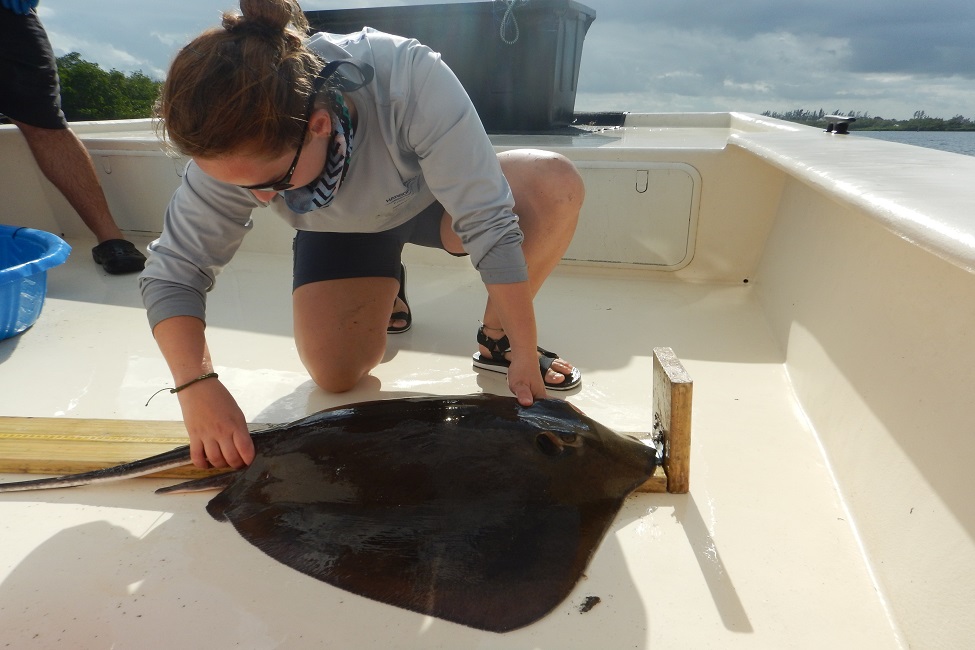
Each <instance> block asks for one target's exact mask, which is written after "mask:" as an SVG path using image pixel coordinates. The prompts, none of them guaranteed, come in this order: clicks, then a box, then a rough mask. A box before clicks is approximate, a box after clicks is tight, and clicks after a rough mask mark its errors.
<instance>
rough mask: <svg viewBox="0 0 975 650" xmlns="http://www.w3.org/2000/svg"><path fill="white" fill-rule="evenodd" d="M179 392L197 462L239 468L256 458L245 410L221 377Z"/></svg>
mask: <svg viewBox="0 0 975 650" xmlns="http://www.w3.org/2000/svg"><path fill="white" fill-rule="evenodd" d="M178 396H179V404H180V407H181V408H182V409H183V422H184V423H185V425H186V432H187V433H188V434H189V436H190V458H192V459H193V464H194V465H196V466H197V467H202V468H207V467H233V468H235V469H239V468H241V467H244V466H245V465H249V464H250V463H251V462H252V461H253V460H254V441H253V440H251V435H250V432H249V431H248V430H247V422H246V420H245V419H244V413H243V412H242V411H241V410H240V407H239V406H238V405H237V402H236V401H235V400H234V398H233V396H232V395H231V394H230V391H229V390H227V388H226V387H225V386H224V385H223V384H221V383H220V380H219V379H216V378H211V379H206V380H204V381H201V382H198V383H196V384H193V385H192V386H188V387H187V388H186V389H184V390H182V391H180V392H179V394H178Z"/></svg>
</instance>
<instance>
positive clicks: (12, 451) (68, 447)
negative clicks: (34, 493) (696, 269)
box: [0, 348, 692, 494]
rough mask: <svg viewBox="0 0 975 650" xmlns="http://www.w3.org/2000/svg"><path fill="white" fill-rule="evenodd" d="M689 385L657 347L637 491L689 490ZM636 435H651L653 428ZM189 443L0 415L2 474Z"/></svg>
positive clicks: (67, 421)
mask: <svg viewBox="0 0 975 650" xmlns="http://www.w3.org/2000/svg"><path fill="white" fill-rule="evenodd" d="M691 388H692V383H691V380H690V377H689V376H688V375H687V372H686V371H685V370H684V367H683V366H682V365H681V363H680V360H678V359H677V356H676V355H675V354H674V352H673V350H671V349H670V348H654V349H653V417H654V422H653V434H652V435H653V436H654V437H655V438H656V439H660V440H662V441H663V445H664V464H663V472H661V471H660V470H659V469H658V470H657V472H656V473H655V474H654V476H652V477H651V478H650V479H649V480H647V482H646V483H644V484H643V485H642V486H641V487H639V488H637V490H638V491H640V492H670V493H672V494H683V493H686V492H687V490H688V481H689V475H690V441H691V437H690V433H691ZM265 426H267V425H255V427H252V428H261V427H265ZM648 429H649V427H648ZM632 435H635V437H638V438H646V437H648V435H650V434H647V433H645V432H644V433H638V434H632ZM188 443H189V439H188V438H187V436H186V430H185V428H184V427H183V423H182V422H172V421H161V420H93V419H77V418H31V417H0V472H10V473H26V474H46V475H54V476H62V475H65V474H77V473H79V472H88V471H91V470H95V469H102V468H105V467H112V466H113V465H118V464H121V463H127V462H130V461H133V460H138V459H140V458H146V457H148V456H154V455H156V454H161V453H163V452H167V451H169V450H171V449H174V448H176V447H180V446H182V445H186V444H188ZM222 471H227V470H212V469H209V470H204V469H199V468H196V467H194V466H192V465H187V466H185V467H180V468H176V469H171V470H166V471H163V472H159V473H157V474H152V475H151V476H152V477H155V478H182V479H188V478H199V477H203V476H207V475H211V474H214V473H219V472H222Z"/></svg>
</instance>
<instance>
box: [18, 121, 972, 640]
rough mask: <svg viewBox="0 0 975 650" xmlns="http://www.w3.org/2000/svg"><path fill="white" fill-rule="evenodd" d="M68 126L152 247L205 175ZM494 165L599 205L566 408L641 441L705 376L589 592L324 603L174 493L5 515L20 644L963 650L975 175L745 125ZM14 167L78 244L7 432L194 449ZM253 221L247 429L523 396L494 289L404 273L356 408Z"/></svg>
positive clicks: (75, 492)
mask: <svg viewBox="0 0 975 650" xmlns="http://www.w3.org/2000/svg"><path fill="white" fill-rule="evenodd" d="M74 127H75V128H76V130H77V131H78V132H79V134H80V135H81V136H82V138H83V140H84V142H85V143H86V145H87V146H88V147H89V149H90V150H91V152H92V154H93V157H94V158H95V161H96V167H97V168H98V170H99V175H100V179H101V181H102V183H103V186H105V187H106V192H107V194H108V196H109V201H110V203H111V205H112V208H113V211H114V212H115V214H116V218H119V219H121V220H123V223H122V226H123V229H124V230H126V231H127V232H128V233H131V234H133V235H134V238H135V239H136V240H137V241H138V243H139V244H140V245H145V244H146V243H148V241H149V240H150V238H151V236H152V233H153V232H154V231H158V228H159V223H160V215H161V212H162V206H164V205H165V203H166V201H167V200H168V198H169V196H170V195H171V193H172V191H173V188H174V187H175V186H176V184H177V183H178V182H179V178H178V174H179V171H180V169H181V166H180V165H179V164H178V163H177V162H176V161H173V160H169V159H167V158H165V157H163V156H162V155H161V154H160V152H159V150H158V143H156V142H155V140H154V136H153V135H152V133H151V132H150V131H148V130H147V127H146V124H145V123H144V122H142V123H137V122H133V123H125V122H123V123H111V124H87V125H74ZM493 141H494V144H495V145H496V147H497V148H498V149H505V148H513V147H523V146H538V147H545V148H549V149H553V150H556V151H560V152H563V153H566V154H567V155H569V156H570V157H571V158H573V160H575V161H576V163H577V164H578V165H579V167H580V169H581V170H582V172H583V175H584V178H585V179H586V183H587V204H586V206H585V207H584V209H583V219H582V221H581V223H580V228H579V230H578V231H577V234H576V239H575V240H574V242H573V246H572V247H570V251H569V252H570V255H569V257H572V258H573V259H577V260H590V261H591V262H596V263H590V264H582V265H578V264H574V265H568V264H566V265H562V266H560V267H559V268H558V269H556V271H555V273H554V274H553V276H552V277H551V278H550V280H549V282H548V283H547V284H546V286H545V287H544V289H543V290H542V292H541V294H540V295H539V296H538V298H537V300H536V311H537V314H538V320H539V331H540V340H539V342H540V344H541V345H543V346H544V347H546V348H549V349H552V350H555V351H557V352H559V353H561V354H562V355H564V356H565V357H566V358H568V359H569V360H571V361H573V362H574V363H575V364H577V365H578V366H579V367H580V368H581V369H582V371H583V381H584V383H583V386H582V388H581V389H579V390H577V391H575V392H570V393H569V394H567V395H563V396H562V397H564V398H565V399H567V400H569V401H570V402H572V403H573V404H575V405H577V406H578V407H580V408H581V409H582V410H584V411H585V412H587V413H588V414H589V415H590V416H592V417H593V418H594V419H596V420H598V421H600V422H602V423H603V424H605V425H608V426H610V427H613V428H615V429H618V430H620V431H628V432H639V431H649V430H650V428H651V424H652V423H651V417H652V415H651V394H650V393H651V354H652V348H654V347H670V348H673V350H674V351H675V352H676V354H677V355H678V356H679V358H680V359H681V360H682V362H683V363H684V365H685V367H686V369H687V370H688V372H689V374H690V376H691V377H692V379H693V380H694V403H693V426H692V450H691V476H690V483H691V490H690V494H687V495H666V494H665V495H647V494H641V495H635V496H633V497H631V498H630V499H629V500H628V501H627V503H626V504H625V506H624V508H623V510H622V512H621V513H620V514H619V516H618V517H617V519H616V521H615V523H614V525H613V527H612V529H611V531H610V533H609V534H608V535H607V537H606V538H605V539H604V540H603V542H602V544H601V546H600V547H599V549H598V550H597V552H596V554H595V557H594V559H593V562H592V564H591V565H590V566H589V569H588V570H587V572H586V577H585V579H583V580H582V581H581V582H580V583H579V584H578V585H577V587H576V589H575V590H574V592H573V593H572V595H571V596H570V597H569V598H568V599H567V600H566V601H565V602H564V603H563V604H562V605H561V606H560V607H559V608H557V609H556V610H555V611H554V612H553V613H552V614H551V615H550V616H548V617H546V618H544V619H543V620H541V621H540V622H538V623H536V624H534V625H531V626H529V627H526V628H524V629H522V630H518V631H515V632H511V633H508V634H505V635H496V634H491V633H485V632H478V631H475V630H472V629H468V628H464V627H462V626H458V625H455V624H452V623H447V622H444V621H441V620H439V619H432V618H426V617H423V616H420V615H417V614H413V613H410V612H406V611H403V610H399V609H396V608H393V607H389V606H385V605H381V604H378V603H375V602H372V601H368V600H365V599H363V598H360V597H357V596H354V595H351V594H349V593H346V592H343V591H340V590H338V589H335V588H333V587H330V586H328V585H325V584H324V583H320V582H318V581H315V580H313V579H311V578H308V577H306V576H304V575H301V574H299V573H297V572H295V571H293V570H292V569H289V568H287V567H285V566H283V565H280V564H278V563H276V562H275V561H273V560H271V559H269V558H267V557H266V556H264V555H263V554H262V553H260V552H259V551H258V550H257V549H255V548H254V547H252V546H250V545H249V544H248V543H247V542H245V541H244V540H243V539H242V538H240V537H239V536H238V535H237V533H236V532H235V531H234V530H233V529H232V527H231V526H230V525H229V524H221V523H218V522H216V521H214V520H212V519H211V518H210V516H209V515H208V514H207V513H206V511H205V509H204V506H205V504H206V502H207V500H208V498H209V497H208V495H206V494H189V495H173V496H157V495H155V494H153V492H152V491H153V490H154V489H155V488H156V487H158V486H160V485H163V484H166V482H163V481H160V480H154V479H139V480H133V481H128V482H123V483H118V484H114V485H106V486H98V487H88V488H80V489H72V490H61V491H45V492H32V493H12V494H3V495H0V647H7V646H9V647H11V648H51V647H84V648H96V647H115V648H140V649H141V648H171V647H187V648H189V647H207V648H214V649H222V648H234V647H246V648H276V647H285V648H304V647H322V646H326V647H339V648H344V647H354V648H543V649H559V650H561V649H567V648H639V649H641V650H642V649H653V650H659V649H663V650H667V649H680V650H683V649H686V648H694V649H697V648H720V649H722V650H724V649H734V648H749V649H753V648H762V649H770V650H771V649H774V650H779V649H781V648H798V649H805V648H810V649H812V648H816V649H819V648H823V647H830V648H851V649H854V648H855V649H857V650H860V649H863V648H869V649H871V650H873V649H886V648H907V647H911V648H933V649H937V650H943V649H948V648H968V647H969V646H970V642H971V639H972V638H975V619H973V618H972V617H971V612H972V611H975V610H973V607H975V591H973V588H972V585H973V584H975V501H973V500H972V499H971V494H972V491H973V490H975V474H973V473H972V472H971V459H972V458H973V457H975V436H972V435H971V433H972V432H971V425H970V422H971V408H970V406H969V405H970V403H971V394H972V392H973V391H975V372H973V368H975V364H973V363H972V359H975V339H973V337H971V336H970V330H971V323H972V322H975V300H972V296H973V295H975V274H973V270H975V226H973V225H972V223H971V214H972V206H973V205H975V186H973V185H972V184H971V183H970V179H971V178H973V177H975V158H971V157H965V156H958V155H953V154H947V153H943V152H936V151H928V150H922V149H918V148H915V147H907V146H903V145H895V144H891V143H886V142H877V141H867V140H866V139H860V138H844V137H842V136H830V135H825V134H823V133H821V132H817V130H815V129H809V128H805V127H796V126H794V125H788V124H785V123H783V122H778V121H776V120H769V119H763V118H760V117H758V116H750V115H745V114H704V115H631V116H628V117H627V122H626V126H625V127H624V128H622V129H607V130H605V131H602V132H595V133H586V134H577V135H575V136H550V135H539V136H496V137H494V138H493ZM0 150H2V151H3V152H4V155H3V156H2V157H0V179H4V181H5V182H6V183H9V184H11V187H13V186H15V187H17V188H18V189H19V190H20V191H19V192H15V193H11V194H9V195H8V196H5V198H4V201H3V202H0V222H5V223H12V224H17V225H27V226H31V227H35V228H41V229H45V230H49V231H52V232H61V233H65V235H66V237H67V239H68V240H69V242H70V243H71V244H72V245H73V246H74V247H75V252H74V253H73V254H72V256H71V258H70V259H69V261H68V262H67V264H65V265H64V266H62V267H58V268H56V269H54V270H53V271H51V272H50V273H49V290H48V299H47V303H46V305H45V307H44V312H43V314H42V315H41V318H40V320H39V321H38V323H37V324H36V325H35V326H34V327H33V328H32V329H31V330H29V331H27V332H26V333H25V334H23V335H22V336H19V337H16V338H14V339H9V340H6V341H2V342H0V416H4V415H11V416H38V417H66V418H116V419H135V420H140V419H145V420H178V419H179V418H180V412H179V408H178V404H177V401H176V399H175V397H174V396H172V395H170V394H168V393H162V394H159V395H158V396H156V397H155V398H154V399H153V400H152V402H151V403H150V404H149V405H148V406H146V405H145V403H146V400H147V399H148V398H149V397H150V396H151V395H152V394H153V393H155V392H156V391H157V390H159V389H160V388H163V387H165V386H168V385H170V382H171V378H170V375H169V372H168V370H167V368H166V365H165V363H164V361H163V359H162V357H161V355H160V353H159V352H158V350H157V348H156V345H155V343H154V342H153V340H152V337H151V334H150V332H149V328H148V325H147V323H146V319H145V313H144V310H143V308H142V305H141V299H140V297H139V294H138V290H137V287H136V283H135V280H134V278H133V277H121V278H120V277H111V276H107V275H106V274H104V273H103V272H102V271H101V270H100V269H98V268H97V267H96V266H95V265H94V264H93V263H92V261H91V259H90V253H89V249H90V248H91V246H92V245H93V243H94V242H93V241H92V240H91V239H90V237H89V236H88V235H87V233H86V231H85V230H84V228H83V226H81V225H80V222H79V220H78V219H77V218H76V217H75V216H74V215H73V214H72V213H71V211H70V209H69V208H67V206H66V204H65V203H64V201H63V199H61V198H60V197H59V196H58V195H57V193H56V192H55V191H54V190H53V188H51V187H50V185H49V184H47V183H46V181H44V180H43V179H42V178H41V177H40V175H39V174H38V173H37V171H36V170H35V169H33V168H32V167H31V165H30V164H29V160H30V157H29V153H28V152H27V150H26V147H25V146H24V145H23V143H22V141H21V140H20V139H19V136H18V134H16V133H15V132H13V131H12V130H11V127H0ZM634 181H635V185H636V189H635V190H634ZM648 190H649V191H648ZM255 224H256V225H255V231H254V232H253V233H251V234H250V235H249V236H248V238H247V239H246V240H245V243H244V246H243V248H242V249H241V251H240V252H239V253H238V255H237V257H236V258H235V259H234V261H233V262H232V264H231V266H230V267H229V268H228V269H227V270H226V271H225V272H224V274H222V275H221V276H220V278H219V280H218V282H217V287H216V289H215V290H214V291H213V292H212V293H211V294H210V296H209V314H208V321H209V329H208V338H209V344H210V349H211V352H212V354H213V359H214V363H215V364H216V370H217V371H218V372H219V374H220V377H221V381H223V382H225V383H226V385H227V386H228V387H229V388H230V390H231V391H232V392H233V393H234V395H235V396H236V398H237V399H238V402H239V403H240V404H241V406H242V408H243V409H244V411H245V415H246V417H247V418H248V420H249V421H251V422H255V423H261V422H284V421H288V420H292V419H296V418H299V417H301V416H304V415H306V414H309V413H312V412H314V411H317V410H320V409H323V408H328V407H331V406H334V405H337V404H342V403H348V402H356V401H362V400H370V399H377V398H392V397H403V396H411V395H420V394H423V395H426V394H435V395H447V394H466V393H476V392H485V391H486V392H494V393H499V394H505V393H506V386H505V384H504V380H503V378H502V377H501V376H494V375H491V376H484V375H480V374H477V373H475V372H474V371H473V369H472V368H471V354H472V353H473V352H474V349H475V343H474V334H475V330H476V328H477V319H478V318H479V317H480V316H481V313H482V309H483V303H482V301H483V299H484V296H485V294H484V289H483V287H482V286H481V284H480V280H479V278H478V276H477V274H476V273H475V272H474V271H473V270H472V269H471V268H470V267H469V264H468V262H467V261H466V260H458V259H454V258H451V257H449V256H446V255H444V254H437V253H435V252H432V251H423V250H417V249H409V248H408V249H407V254H406V261H407V264H408V266H409V287H408V289H409V298H410V304H411V307H412V309H413V312H414V326H413V330H412V331H410V332H409V333H406V334H404V335H400V336H395V337H390V339H389V347H388V352H387V354H386V357H385V359H384V360H383V363H382V364H381V365H380V366H379V367H378V368H377V369H376V370H375V371H374V373H373V374H372V376H371V377H369V378H368V379H367V380H364V381H363V382H362V383H361V385H360V386H358V387H357V388H356V389H355V390H354V391H352V392H349V393H346V394H342V395H328V394H325V393H324V392H322V391H321V390H319V389H317V388H316V387H315V386H314V384H313V383H312V382H311V381H310V379H309V378H308V376H307V374H306V373H305V371H304V369H303V367H302V366H301V363H300V362H299V360H298V357H297V354H296V351H295V346H294V342H293V339H292V336H291V305H290V298H289V296H290V283H291V258H290V254H289V250H290V246H289V243H290V235H291V233H290V232H289V231H288V230H287V228H285V227H283V225H282V224H281V223H280V221H279V220H277V218H276V217H274V216H273V215H272V214H270V213H269V212H267V211H264V210H261V211H257V212H256V213H255ZM682 238H683V239H682ZM614 255H618V257H619V259H615V258H614V257H613V256H614ZM18 478H23V476H13V475H5V476H0V480H14V479H18ZM553 552H558V549H553ZM590 596H598V597H599V598H600V602H599V604H598V605H596V606H595V607H594V608H593V609H592V610H591V611H588V612H585V613H583V612H582V611H580V609H581V607H582V605H583V603H584V602H585V601H586V599H587V598H588V597H590ZM512 606H515V607H517V606H518V604H517V603H512Z"/></svg>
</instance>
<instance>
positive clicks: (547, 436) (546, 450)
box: [535, 431, 565, 456]
mask: <svg viewBox="0 0 975 650" xmlns="http://www.w3.org/2000/svg"><path fill="white" fill-rule="evenodd" d="M535 446H536V447H538V449H539V451H541V452H542V453H543V454H545V455H546V456H558V455H559V454H561V453H562V451H563V450H564V449H565V443H563V442H562V439H561V438H560V437H559V436H557V435H556V434H554V433H552V432H551V431H542V432H541V433H539V434H538V435H537V436H535Z"/></svg>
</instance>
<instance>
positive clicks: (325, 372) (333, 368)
mask: <svg viewBox="0 0 975 650" xmlns="http://www.w3.org/2000/svg"><path fill="white" fill-rule="evenodd" d="M381 358H382V355H380V359H381ZM302 361H303V362H304V364H305V369H306V370H307V371H308V374H309V376H310V377H311V379H312V381H314V382H315V384H316V385H317V386H318V387H319V388H321V389H322V390H324V391H326V392H329V393H345V392H347V391H350V390H352V389H353V388H355V386H356V384H358V383H359V381H360V380H361V379H362V378H363V377H365V376H366V375H367V374H369V372H370V371H371V370H372V369H373V368H375V367H376V366H377V365H379V361H378V360H377V361H376V362H375V363H366V362H363V363H359V364H354V363H350V361H348V360H346V361H344V362H342V363H337V362H335V361H329V360H328V359H323V358H320V357H313V358H310V359H305V358H302Z"/></svg>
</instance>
